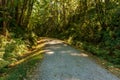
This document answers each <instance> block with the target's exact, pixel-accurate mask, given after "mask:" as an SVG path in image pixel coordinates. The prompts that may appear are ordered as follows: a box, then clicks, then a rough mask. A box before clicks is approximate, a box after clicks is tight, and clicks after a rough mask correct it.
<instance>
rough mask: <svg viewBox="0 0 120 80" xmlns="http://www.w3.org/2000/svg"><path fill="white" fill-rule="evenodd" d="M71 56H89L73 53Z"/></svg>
mask: <svg viewBox="0 0 120 80" xmlns="http://www.w3.org/2000/svg"><path fill="white" fill-rule="evenodd" d="M71 55H72V56H83V57H88V55H87V54H85V53H79V54H78V53H71Z"/></svg>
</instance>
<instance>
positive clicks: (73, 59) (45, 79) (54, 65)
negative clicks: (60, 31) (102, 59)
mask: <svg viewBox="0 0 120 80" xmlns="http://www.w3.org/2000/svg"><path fill="white" fill-rule="evenodd" d="M45 51H46V52H45V53H46V54H45V56H44V59H43V61H42V63H41V64H39V65H38V66H37V68H36V69H35V71H34V72H33V73H32V74H31V75H30V77H29V80H120V79H119V78H117V77H116V76H115V75H113V74H111V73H110V72H108V71H107V70H106V69H104V68H102V67H101V66H99V65H98V64H96V63H95V61H93V60H91V59H90V58H89V56H88V55H87V54H85V53H83V52H81V51H78V50H76V49H74V48H72V47H70V46H69V45H66V44H64V43H63V42H61V41H58V40H51V41H48V42H47V47H46V48H45Z"/></svg>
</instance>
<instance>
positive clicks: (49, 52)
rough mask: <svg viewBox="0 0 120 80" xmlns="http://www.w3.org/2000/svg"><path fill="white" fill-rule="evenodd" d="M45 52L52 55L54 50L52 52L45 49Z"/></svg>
mask: <svg viewBox="0 0 120 80" xmlns="http://www.w3.org/2000/svg"><path fill="white" fill-rule="evenodd" d="M45 52H46V54H48V55H52V54H54V53H55V52H53V51H51V50H45Z"/></svg>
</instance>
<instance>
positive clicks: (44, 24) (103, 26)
mask: <svg viewBox="0 0 120 80" xmlns="http://www.w3.org/2000/svg"><path fill="white" fill-rule="evenodd" d="M40 37H51V38H57V39H61V40H64V41H66V42H67V43H68V44H70V45H73V46H75V47H77V48H80V49H84V50H86V51H87V52H90V53H92V54H93V55H95V56H97V57H99V58H101V59H104V60H106V61H107V62H109V63H110V64H113V65H114V66H115V67H117V68H120V0H0V76H5V75H6V74H4V72H6V71H7V70H8V68H9V65H10V64H12V63H14V62H17V61H19V60H20V59H22V58H21V56H22V55H25V53H26V52H27V51H29V50H33V46H36V45H37V40H38V39H39V38H40ZM28 56H29V55H28ZM29 65H33V64H32V63H31V64H29ZM0 80H4V79H0ZM8 80H9V79H8ZM11 80H14V79H11Z"/></svg>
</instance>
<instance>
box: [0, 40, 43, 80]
mask: <svg viewBox="0 0 120 80" xmlns="http://www.w3.org/2000/svg"><path fill="white" fill-rule="evenodd" d="M44 46H45V45H44V42H42V43H40V44H38V45H37V46H36V49H34V50H33V51H31V53H29V54H28V55H27V56H26V55H25V56H23V58H22V59H20V60H19V61H17V62H15V63H12V64H11V65H9V66H8V67H6V68H4V69H2V71H0V73H1V74H0V80H24V79H26V78H27V76H28V75H29V74H30V73H31V71H32V70H34V68H35V67H36V66H37V64H38V63H41V60H42V59H43V54H42V53H44V50H42V48H43V47H44Z"/></svg>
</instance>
